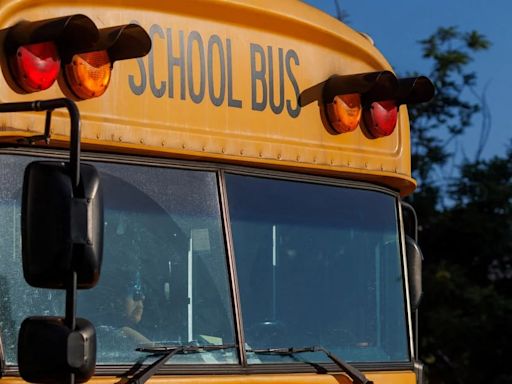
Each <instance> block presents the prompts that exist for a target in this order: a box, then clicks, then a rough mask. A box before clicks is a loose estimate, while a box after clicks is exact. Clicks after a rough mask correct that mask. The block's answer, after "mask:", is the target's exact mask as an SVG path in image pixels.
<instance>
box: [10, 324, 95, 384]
mask: <svg viewBox="0 0 512 384" xmlns="http://www.w3.org/2000/svg"><path fill="white" fill-rule="evenodd" d="M95 363H96V332H95V330H94V327H93V325H92V324H91V323H90V322H89V321H87V320H86V319H82V318H77V319H76V328H75V330H74V331H71V330H70V329H69V327H68V326H67V325H66V324H65V320H64V318H62V317H42V316H41V317H28V318H26V319H25V320H23V323H22V324H21V328H20V333H19V339H18V364H19V367H20V374H21V376H22V377H23V379H24V380H26V381H28V382H31V383H44V384H47V383H48V384H53V383H55V384H56V383H66V382H67V380H68V377H69V373H73V374H74V375H75V381H76V382H78V383H83V382H86V381H87V380H89V379H90V378H91V376H92V374H93V372H94V365H95Z"/></svg>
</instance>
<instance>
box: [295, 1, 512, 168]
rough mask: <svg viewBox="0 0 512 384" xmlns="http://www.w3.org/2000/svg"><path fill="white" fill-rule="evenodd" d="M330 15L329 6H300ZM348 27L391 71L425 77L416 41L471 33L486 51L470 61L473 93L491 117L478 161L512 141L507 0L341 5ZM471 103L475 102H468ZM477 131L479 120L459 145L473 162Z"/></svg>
mask: <svg viewBox="0 0 512 384" xmlns="http://www.w3.org/2000/svg"><path fill="white" fill-rule="evenodd" d="M305 2H306V3H309V4H311V5H314V6H316V7H318V8H320V9H321V10H323V11H325V12H327V13H329V14H331V15H334V14H335V5H334V0H306V1H305ZM340 4H341V6H342V8H343V9H344V10H345V11H346V12H347V13H348V24H349V26H351V27H352V28H354V29H357V30H359V31H362V32H366V33H368V34H369V35H370V36H372V38H373V39H374V41H375V45H376V46H377V47H378V48H379V49H380V50H381V52H382V53H383V54H384V55H385V56H386V58H387V59H388V61H389V62H390V63H391V65H392V66H393V67H394V68H395V71H396V72H398V73H399V74H400V73H402V74H403V73H406V72H408V71H418V72H420V73H424V74H428V69H429V65H428V63H427V62H426V61H425V60H424V59H422V57H421V50H420V45H419V44H418V41H419V40H421V39H423V38H425V37H428V36H429V35H430V34H432V33H433V32H434V31H435V30H436V29H437V28H438V27H440V26H443V27H447V26H457V27H458V28H459V29H460V30H461V31H470V30H477V31H479V32H480V33H482V34H484V35H485V36H486V37H487V38H488V39H489V40H490V41H491V42H492V46H491V48H490V49H489V50H488V51H484V52H481V53H479V54H477V55H476V57H475V60H474V62H473V63H472V64H471V68H472V69H473V70H474V71H476V72H477V76H478V84H477V87H476V89H475V90H476V92H477V93H478V94H481V93H482V92H484V90H485V95H486V98H487V102H488V104H489V107H490V112H491V133H490V136H489V139H488V142H487V145H486V147H485V150H484V153H483V156H484V157H490V156H493V155H495V154H498V155H502V154H503V153H504V152H505V150H506V148H507V145H508V143H509V142H510V139H511V138H512V123H511V122H510V120H511V119H510V117H509V116H510V115H509V114H510V113H511V112H512V105H511V100H510V99H508V97H509V95H510V93H511V92H510V90H511V89H512V75H511V74H510V73H509V72H512V21H511V19H512V1H511V0H488V1H485V0H479V1H477V0H442V1H441V0H428V1H415V0H388V1H377V0H352V1H347V0H341V1H340ZM472 101H476V100H472ZM480 129H481V120H480V118H477V119H475V121H474V125H473V127H472V128H471V129H470V131H469V132H468V133H467V135H465V137H464V138H463V139H461V140H460V141H459V142H458V143H457V145H458V147H457V148H458V151H459V154H460V153H462V152H461V151H464V152H465V153H466V154H467V155H468V156H469V157H470V158H471V157H472V156H474V153H475V149H476V146H477V143H478V139H479V136H480Z"/></svg>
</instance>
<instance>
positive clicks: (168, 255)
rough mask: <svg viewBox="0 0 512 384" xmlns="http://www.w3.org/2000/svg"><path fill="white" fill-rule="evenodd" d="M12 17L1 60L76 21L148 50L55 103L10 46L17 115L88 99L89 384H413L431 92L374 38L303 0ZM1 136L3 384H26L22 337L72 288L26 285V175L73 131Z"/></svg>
mask: <svg viewBox="0 0 512 384" xmlns="http://www.w3.org/2000/svg"><path fill="white" fill-rule="evenodd" d="M0 15H1V16H0V26H1V28H3V30H2V31H3V32H2V34H1V36H3V37H2V39H3V43H2V44H4V47H5V46H6V43H5V41H9V42H10V41H11V40H12V33H11V35H9V31H13V29H12V28H13V26H15V25H18V24H17V23H19V22H20V20H29V21H36V20H49V19H51V18H55V17H61V16H62V17H64V16H67V15H86V16H87V18H90V20H91V22H93V23H94V24H96V25H97V26H98V27H99V28H100V30H101V28H106V27H111V26H114V25H122V24H130V23H131V24H132V25H137V26H140V27H141V28H142V29H144V30H145V31H146V32H147V34H148V36H149V39H150V41H151V50H150V51H149V46H148V51H149V53H147V55H145V56H144V55H143V56H141V57H139V58H137V59H131V60H122V61H118V62H116V63H115V64H114V65H113V67H112V72H111V74H110V75H109V76H110V78H109V80H108V81H107V82H106V84H108V86H106V87H105V89H102V91H101V92H100V93H101V95H100V93H95V92H96V91H90V90H85V89H84V88H83V87H82V85H81V84H79V83H76V84H75V85H76V86H78V87H79V88H73V86H74V83H73V80H69V79H68V78H67V77H66V76H68V75H69V73H70V72H69V71H73V70H76V68H74V69H73V67H72V66H73V65H75V67H77V68H78V64H76V63H77V62H76V61H75V59H71V55H68V56H69V57H67V59H66V57H63V59H62V63H61V64H60V65H61V66H62V68H64V70H63V71H64V72H63V73H61V74H59V76H60V77H59V79H58V80H56V81H55V83H54V84H53V85H49V86H48V89H47V90H44V91H39V89H35V88H37V87H38V86H33V85H31V84H32V83H27V82H26V79H22V78H20V79H17V78H16V74H19V73H20V72H19V71H16V70H13V69H12V68H13V67H12V66H13V65H16V63H18V62H19V61H20V60H21V59H19V60H18V59H17V58H16V55H15V56H13V57H10V56H9V55H10V53H9V52H12V51H13V50H12V47H11V45H12V44H14V43H9V44H7V45H8V46H9V47H10V48H9V49H7V50H4V51H2V60H1V64H2V71H3V72H4V75H5V76H7V78H8V79H7V80H4V79H2V80H0V100H1V102H2V103H6V102H15V101H30V100H35V99H53V98H58V97H62V95H63V93H64V95H66V96H68V97H71V98H72V99H74V100H76V101H77V104H78V108H79V110H80V116H81V128H82V134H81V137H82V158H83V159H84V161H86V162H88V163H90V164H94V166H95V167H96V168H97V169H98V171H99V174H100V176H101V182H102V188H103V194H104V204H105V208H104V212H103V214H104V248H103V264H102V271H101V277H100V281H99V283H98V285H97V286H96V287H95V288H93V289H90V290H83V291H80V292H79V294H78V301H77V307H78V315H79V316H80V317H83V318H87V319H89V320H90V321H91V322H92V323H93V324H94V326H95V330H96V339H97V352H96V370H95V374H94V376H93V377H92V379H91V381H92V382H97V383H118V382H133V383H135V382H145V381H146V380H149V382H154V383H174V382H176V383H178V382H179V383H191V384H192V383H199V382H201V383H208V382H212V383H213V382H215V383H234V382H237V383H238V382H248V383H249V382H250V383H270V382H271V383H290V384H295V383H296V384H299V383H350V382H355V383H364V382H369V381H373V382H374V383H376V384H386V383H404V384H405V383H415V382H416V380H417V377H416V374H415V373H414V348H413V340H412V330H411V329H412V324H411V309H410V307H411V306H410V300H409V288H408V280H407V263H406V241H405V236H406V233H405V231H404V222H403V213H402V204H401V196H404V195H407V194H409V193H410V192H412V190H413V189H414V187H415V181H414V180H413V179H412V178H411V174H410V148H409V125H408V117H407V109H406V107H405V106H404V105H403V104H406V103H407V102H408V101H407V100H409V101H411V102H413V101H418V97H417V96H416V95H414V96H410V95H409V94H407V95H406V94H405V93H404V91H403V89H402V88H403V84H405V83H407V84H409V83H410V81H409V80H407V81H406V82H402V81H401V80H400V79H397V78H396V77H395V75H394V74H393V73H392V71H391V69H390V66H389V64H387V62H386V61H385V59H384V58H383V57H382V56H381V55H380V53H379V52H378V51H377V50H376V49H375V48H374V47H373V45H372V43H371V42H370V41H369V40H368V39H367V38H365V37H364V36H362V35H361V34H359V33H357V32H355V31H353V30H351V29H349V28H348V27H346V26H344V25H342V24H341V23H339V22H338V21H336V20H334V19H332V18H330V17H328V16H327V15H324V14H322V13H320V12H319V11H317V10H315V9H313V8H311V7H309V6H307V5H305V4H303V3H301V2H299V1H291V0H290V1H280V2H277V4H276V2H271V1H269V2H266V1H265V2H263V1H256V0H249V1H235V0H230V1H213V0H201V1H199V0H198V1H187V2H182V1H169V2H159V1H146V2H144V3H141V2H137V1H123V2H116V1H94V0H89V1H86V2H80V3H73V2H62V1H50V2H45V3H40V2H34V1H30V0H24V1H16V2H11V1H0ZM73 20H79V22H76V23H77V28H79V27H80V28H81V27H83V25H84V24H83V23H89V21H84V20H85V19H84V18H83V17H82V16H79V17H76V18H75V19H73ZM73 22H75V21H73ZM38 28H43V27H40V26H38ZM44 28H50V30H51V29H52V28H54V27H51V26H50V27H48V26H45V27H44ZM44 28H43V29H40V30H44V31H47V29H44ZM65 28H69V27H63V30H66V29H65ZM130 28H131V27H130ZM45 33H46V32H45ZM48 33H50V32H48ZM33 35H34V34H33ZM35 35H37V33H36V34H35ZM78 35H79V34H78ZM59 36H61V35H59ZM78 38H79V36H74V35H73V38H70V37H69V36H68V38H67V39H65V38H63V37H62V36H61V37H59V39H60V40H59V39H57V40H58V41H57V46H58V47H61V46H62V45H63V44H71V43H70V42H69V41H75V43H76V41H78V40H77V39H78ZM84 38H86V37H85V36H84ZM10 39H11V40H10ZM20 39H21V38H20ZM27 39H29V40H30V38H27ZM36 39H37V38H36ZM20 41H22V39H21V40H20ZM63 41H65V42H64V43H63ZM128 41H129V40H128ZM37 43H40V41H37ZM59 44H60V45H59ZM133 44H135V43H133ZM128 45H129V44H128ZM68 48H69V47H68ZM68 48H66V50H65V52H68V53H69V49H68ZM126 49H128V48H126ZM131 49H132V50H137V49H136V48H134V47H133V46H132V48H131ZM142 50H144V49H142V48H141V52H142ZM57 51H58V52H60V53H62V52H63V49H61V48H58V49H57ZM16 52H20V51H16ZM108 52H109V55H110V58H112V55H113V54H114V53H113V50H110V51H108ZM116 54H118V56H119V57H122V56H123V55H122V54H120V53H119V52H117V53H116ZM18 57H20V56H19V55H18ZM73 57H74V56H73ZM84 57H85V56H83V57H82V58H84ZM66 60H67V61H66ZM107 60H108V57H107ZM13 63H14V64H13ZM66 65H71V67H66ZM66 71H67V72H66ZM73 73H74V72H73ZM414 81H416V80H414ZM421 81H423V80H421V79H420V80H418V82H421ZM13 84H14V86H13ZM411 84H412V83H411ZM84 86H85V85H84ZM346 95H349V96H348V97H345V96H346ZM384 99H385V100H384ZM390 99H391V100H390ZM419 99H421V97H419ZM381 101H385V102H386V103H387V104H386V103H384V104H382V105H381V104H379V105H378V106H377V105H374V104H373V103H374V102H381ZM389 105H391V107H389ZM382 106H384V107H383V108H384V109H386V108H388V107H389V110H386V111H384V112H383V113H386V115H385V117H386V119H388V120H385V121H384V120H379V119H381V117H378V116H377V115H376V112H374V109H373V108H377V107H378V108H381V107H382ZM340 108H341V109H340ZM389 111H391V112H389ZM345 113H346V115H344V114H345ZM393 113H394V114H393ZM354 116H356V117H354ZM354 119H356V120H354ZM389 119H394V120H393V122H392V123H389V122H386V121H389ZM386 124H387V125H386ZM0 127H1V128H0V144H1V149H0V164H1V166H0V222H1V223H2V225H1V227H0V261H1V263H2V271H1V272H0V336H1V346H2V348H1V349H0V357H1V358H2V377H1V378H0V383H19V382H22V381H23V380H22V378H21V377H19V370H18V361H19V355H18V353H19V351H18V347H17V343H18V330H19V328H20V324H21V322H22V321H23V319H24V318H26V317H27V316H33V315H44V316H52V315H53V316H58V315H62V314H63V313H64V311H65V308H64V306H65V298H64V296H65V292H63V291H60V290H47V289H40V288H39V289H36V288H32V287H30V286H28V285H27V284H26V283H25V281H24V278H23V271H22V266H21V231H20V214H21V194H22V189H23V187H22V185H23V172H24V169H25V168H26V166H27V165H28V164H29V163H30V162H32V161H34V160H38V159H65V158H66V157H67V152H66V150H64V149H63V148H66V147H67V146H68V142H69V117H68V115H67V113H65V112H63V111H60V110H55V111H53V112H52V116H51V126H48V125H47V132H46V134H47V136H48V135H49V136H50V137H49V142H47V141H44V140H40V139H41V138H40V135H41V134H42V133H43V131H44V128H45V115H44V114H41V113H36V112H21V113H20V112H16V113H15V112H13V113H5V114H0ZM34 136H38V137H36V138H35V139H34ZM130 380H131V381H130Z"/></svg>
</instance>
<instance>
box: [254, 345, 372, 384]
mask: <svg viewBox="0 0 512 384" xmlns="http://www.w3.org/2000/svg"><path fill="white" fill-rule="evenodd" d="M247 352H253V353H256V354H266V355H295V354H298V353H306V352H322V353H324V354H325V355H326V356H327V357H328V358H329V359H330V360H331V361H332V362H333V363H334V364H336V365H337V366H338V367H340V368H341V369H342V370H343V371H344V372H345V373H346V374H347V375H348V376H349V377H350V378H351V379H352V382H354V383H355V384H373V381H371V380H368V379H367V378H366V376H365V375H364V374H363V373H362V372H361V371H360V370H359V369H357V368H355V367H353V366H352V365H350V364H349V363H347V362H346V361H344V360H342V359H340V358H339V357H337V356H336V355H334V354H333V353H331V352H330V351H329V350H327V349H325V348H324V347H319V346H313V347H301V348H295V347H290V348H264V349H248V350H247Z"/></svg>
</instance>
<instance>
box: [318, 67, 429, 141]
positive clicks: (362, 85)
mask: <svg viewBox="0 0 512 384" xmlns="http://www.w3.org/2000/svg"><path fill="white" fill-rule="evenodd" d="M434 93H435V88H434V85H433V84H432V82H431V81H430V80H429V79H428V78H427V77H424V76H420V77H413V78H405V79H397V78H396V76H395V75H394V74H393V73H392V72H390V71H381V72H368V73H360V74H354V75H345V76H333V77H331V78H329V79H328V80H327V81H326V82H325V83H324V86H323V95H322V96H323V101H324V107H325V111H326V115H327V120H328V124H329V127H328V129H329V131H330V132H333V133H345V132H351V131H353V130H355V129H356V128H357V126H358V125H359V123H360V117H361V113H357V108H356V107H355V105H356V102H355V100H356V97H360V109H362V116H363V124H361V125H362V127H361V128H362V129H363V131H364V132H365V133H366V134H367V136H368V137H370V138H373V139H375V138H379V137H385V136H389V135H391V134H392V133H393V132H394V130H395V128H396V123H397V120H398V108H399V107H400V105H402V104H414V103H422V102H426V101H429V100H430V99H431V98H432V97H433V96H434ZM347 100H350V101H347Z"/></svg>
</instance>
